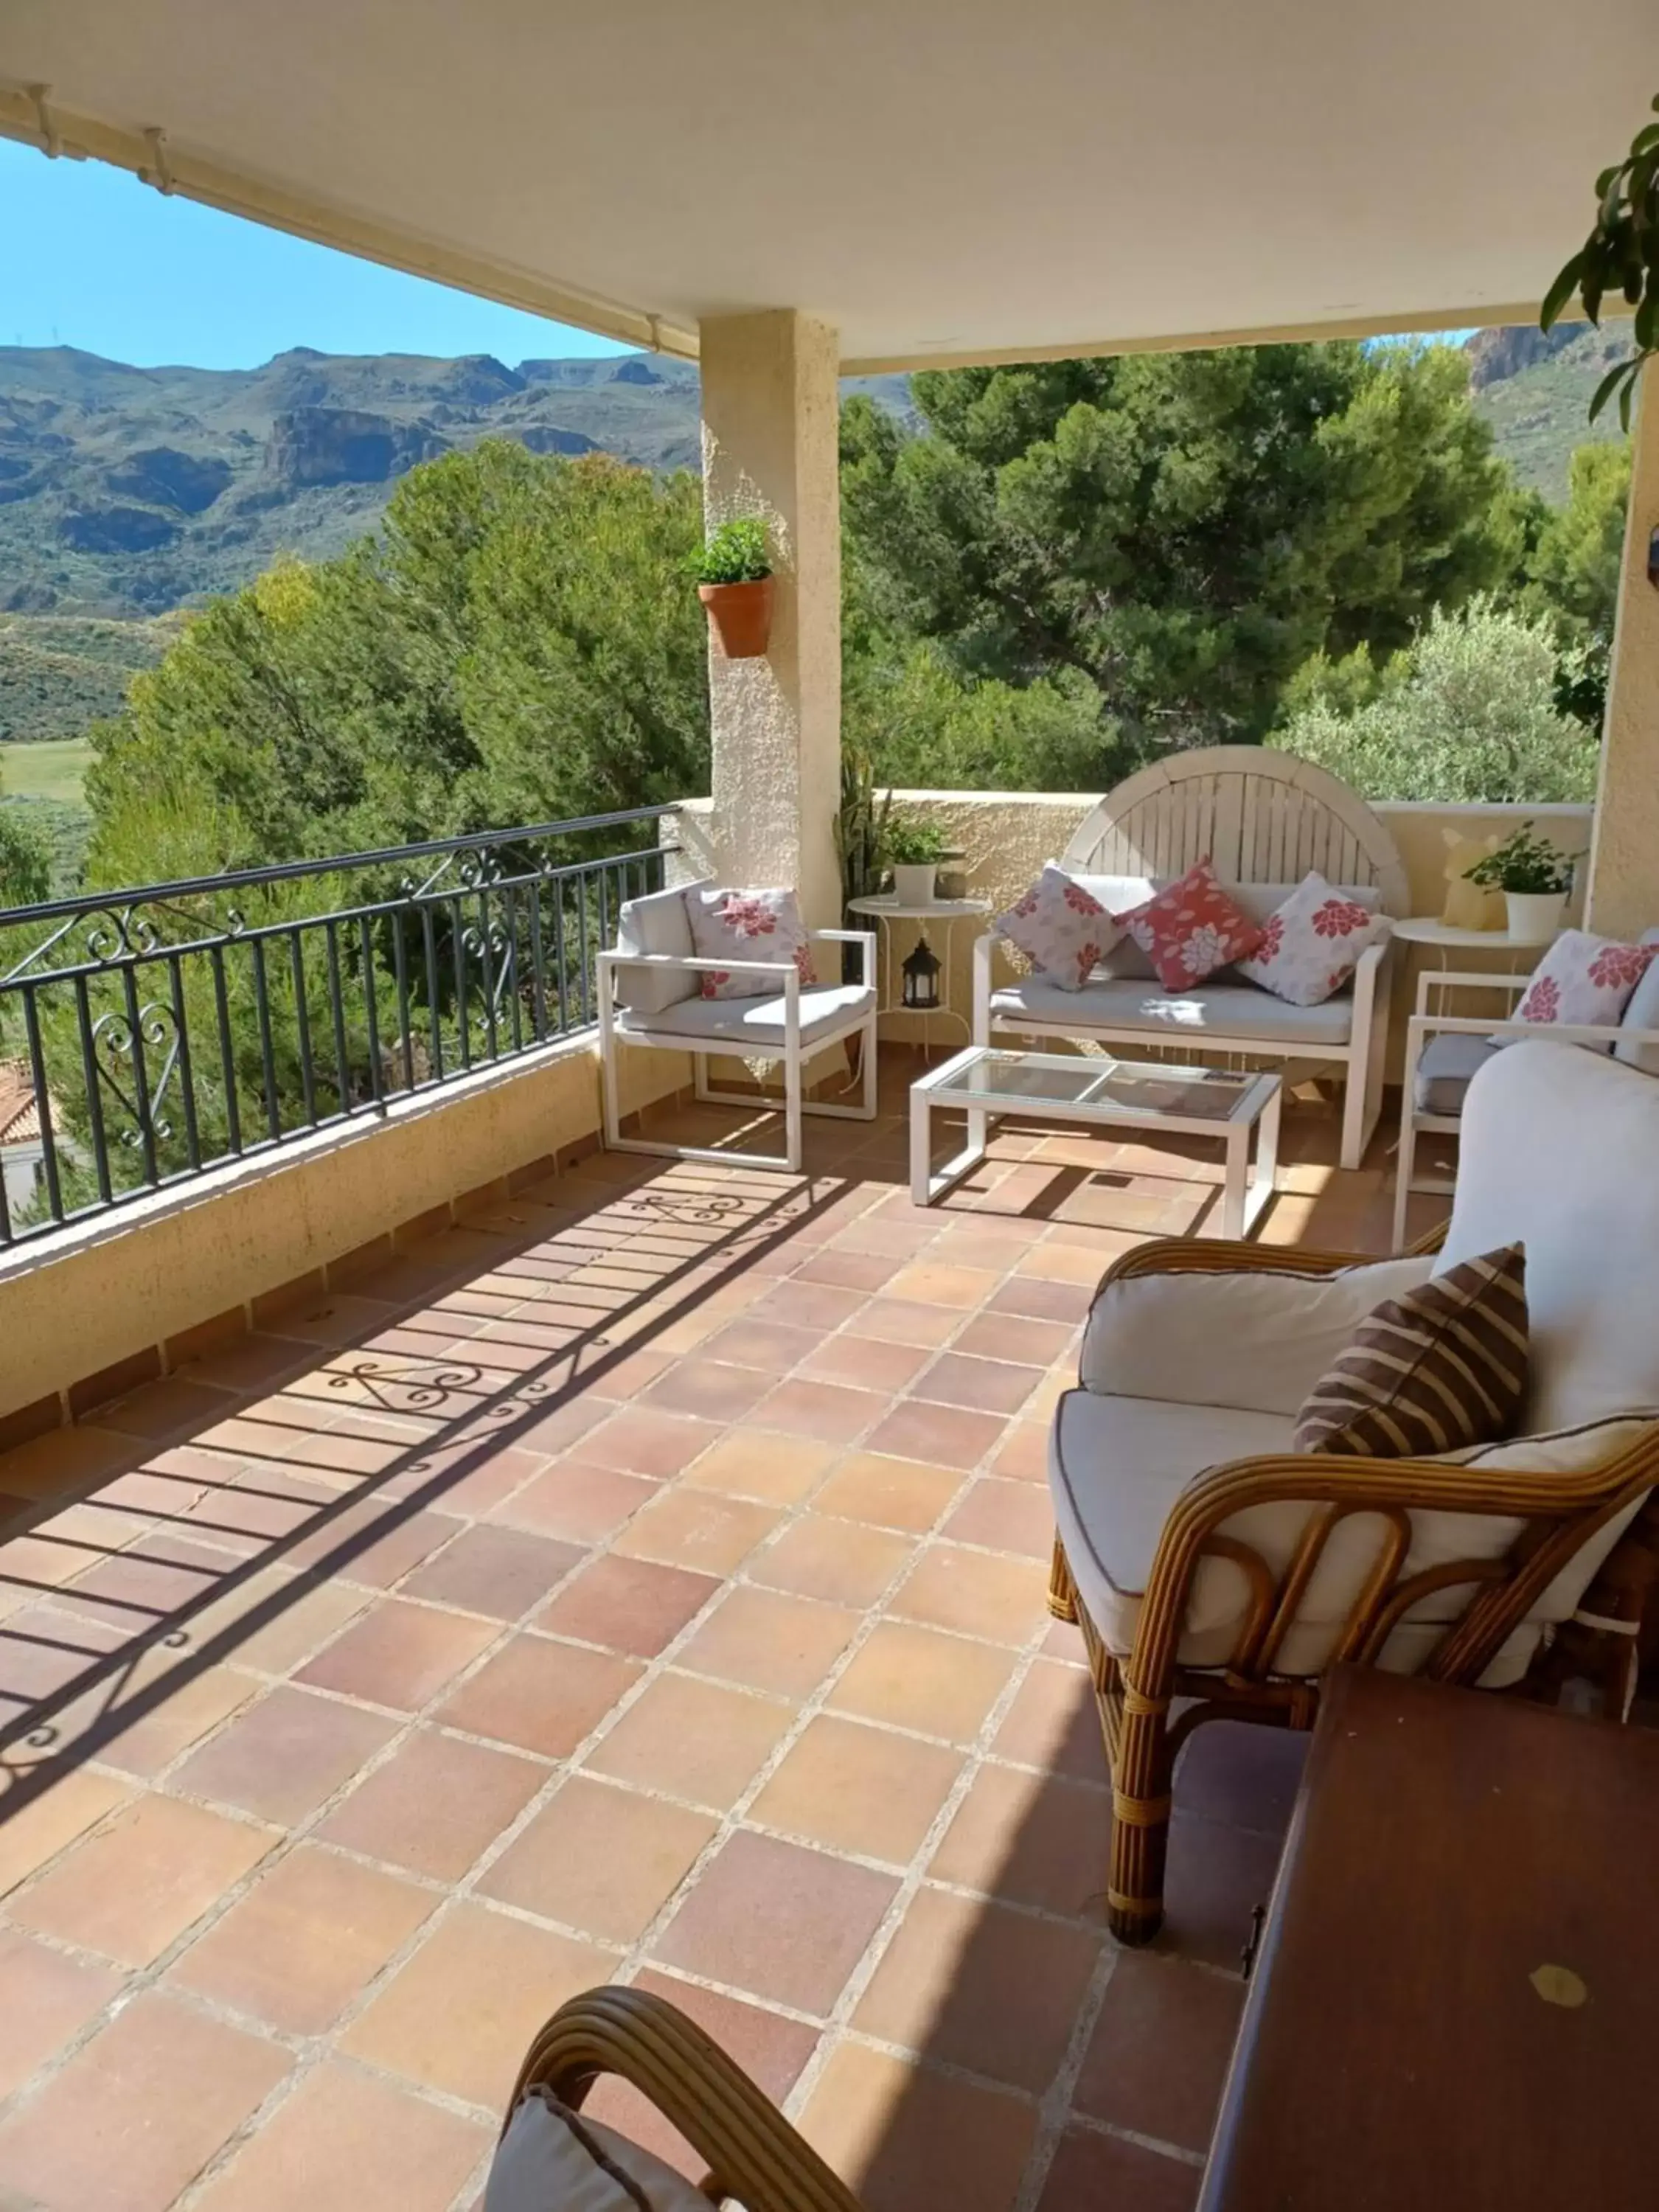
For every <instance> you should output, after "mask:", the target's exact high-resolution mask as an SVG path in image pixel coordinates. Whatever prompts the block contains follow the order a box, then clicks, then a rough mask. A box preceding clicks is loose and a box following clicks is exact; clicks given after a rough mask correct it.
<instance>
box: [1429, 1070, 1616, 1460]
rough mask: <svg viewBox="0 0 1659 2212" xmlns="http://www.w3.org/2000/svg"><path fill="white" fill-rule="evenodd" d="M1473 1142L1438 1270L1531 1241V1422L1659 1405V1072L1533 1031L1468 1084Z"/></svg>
mask: <svg viewBox="0 0 1659 2212" xmlns="http://www.w3.org/2000/svg"><path fill="white" fill-rule="evenodd" d="M1461 1152H1462V1158H1461V1160H1460V1163H1459V1166H1458V1174H1457V1195H1456V1198H1455V1200H1454V1202H1453V1206H1452V1217H1451V1220H1450V1223H1449V1225H1448V1228H1447V1231H1446V1241H1445V1243H1444V1245H1443V1248H1442V1250H1441V1252H1440V1255H1439V1256H1438V1259H1437V1263H1436V1265H1437V1272H1439V1271H1441V1270H1443V1269H1445V1268H1449V1267H1455V1266H1456V1265H1457V1264H1458V1262H1459V1261H1463V1260H1468V1259H1473V1258H1474V1257H1475V1256H1476V1255H1479V1254H1480V1253H1482V1252H1491V1251H1495V1250H1496V1249H1498V1247H1499V1246H1500V1245H1504V1244H1513V1243H1521V1244H1522V1245H1524V1246H1525V1248H1526V1255H1527V1310H1528V1326H1529V1330H1530V1334H1531V1340H1532V1353H1531V1376H1530V1383H1529V1390H1528V1407H1527V1412H1526V1415H1525V1419H1524V1424H1523V1425H1524V1426H1525V1427H1527V1428H1528V1429H1531V1430H1541V1429H1563V1428H1570V1427H1572V1426H1574V1425H1577V1424H1578V1423H1581V1422H1584V1421H1593V1420H1597V1419H1601V1418H1602V1417H1603V1416H1604V1415H1607V1414H1610V1413H1628V1412H1630V1411H1631V1410H1632V1408H1634V1407H1644V1406H1653V1405H1659V1326H1656V1323H1655V1306H1656V1299H1659V1083H1655V1082H1654V1081H1653V1080H1652V1079H1650V1077H1648V1076H1644V1075H1640V1074H1638V1073H1636V1072H1635V1071H1634V1070H1633V1069H1632V1068H1629V1067H1622V1066H1620V1065H1619V1064H1618V1062H1617V1061H1615V1060H1607V1059H1603V1058H1601V1056H1600V1055H1599V1054H1592V1053H1588V1052H1580V1051H1578V1050H1577V1049H1576V1048H1574V1047H1573V1046H1571V1045H1563V1044H1560V1043H1549V1042H1544V1041H1542V1040H1541V1041H1539V1042H1533V1041H1532V1040H1530V1039H1528V1041H1527V1042H1525V1043H1522V1044H1517V1045H1514V1046H1512V1047H1511V1048H1510V1050H1508V1051H1507V1052H1500V1053H1497V1054H1494V1055H1493V1057H1492V1059H1491V1060H1488V1061H1487V1062H1486V1066H1484V1067H1483V1068H1481V1069H1480V1073H1478V1074H1477V1075H1476V1076H1475V1078H1474V1081H1473V1082H1472V1083H1471V1084H1470V1085H1469V1092H1468V1098H1467V1099H1466V1101H1465V1102H1464V1107H1463V1127H1462V1146H1461Z"/></svg>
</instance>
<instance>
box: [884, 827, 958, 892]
mask: <svg viewBox="0 0 1659 2212" xmlns="http://www.w3.org/2000/svg"><path fill="white" fill-rule="evenodd" d="M887 858H888V860H889V861H890V864H891V866H892V870H893V896H894V897H895V899H896V901H897V902H898V903H899V905H900V906H931V905H932V904H933V889H934V881H935V878H936V877H937V875H938V872H939V863H940V861H941V860H949V859H950V858H951V843H950V840H949V839H948V838H947V837H946V836H945V832H944V830H943V829H940V828H939V824H938V823H937V822H924V821H921V820H919V819H918V818H917V817H916V816H915V815H913V814H911V815H906V814H901V815H897V816H896V817H894V819H893V820H892V821H891V822H890V823H888V825H887Z"/></svg>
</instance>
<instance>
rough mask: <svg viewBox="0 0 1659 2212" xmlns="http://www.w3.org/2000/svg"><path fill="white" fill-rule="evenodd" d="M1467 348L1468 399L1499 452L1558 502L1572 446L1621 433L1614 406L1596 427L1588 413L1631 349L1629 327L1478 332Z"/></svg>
mask: <svg viewBox="0 0 1659 2212" xmlns="http://www.w3.org/2000/svg"><path fill="white" fill-rule="evenodd" d="M1629 351H1630V331H1629V327H1628V325H1626V324H1623V323H1614V324H1613V325H1611V326H1610V328H1608V329H1607V330H1605V331H1595V330H1591V329H1590V328H1589V325H1587V324H1583V323H1573V324H1567V325H1558V326H1557V327H1556V329H1555V330H1553V331H1551V333H1550V335H1549V337H1544V336H1543V334H1542V333H1541V331H1535V330H1493V331H1477V332H1476V334H1475V336H1474V337H1473V338H1471V339H1470V341H1469V343H1468V355H1469V388H1470V397H1471V398H1472V399H1473V400H1474V406H1475V409H1476V411H1477V412H1478V413H1479V414H1481V415H1484V416H1485V417H1486V420H1487V422H1490V423H1491V425H1492V435H1493V438H1494V439H1495V441H1497V446H1498V452H1499V453H1502V454H1503V455H1504V459H1506V460H1508V461H1509V462H1510V464H1511V465H1512V466H1513V467H1514V470H1515V472H1516V475H1517V476H1518V477H1520V479H1521V481H1522V483H1525V484H1529V485H1531V486H1532V488H1533V489H1534V490H1535V491H1539V492H1541V493H1542V494H1543V495H1544V497H1545V498H1546V499H1547V500H1548V501H1550V502H1551V504H1552V505H1553V506H1559V505H1560V503H1561V502H1562V501H1564V500H1565V497H1566V495H1567V465H1568V463H1569V462H1570V461H1571V458H1572V453H1573V449H1574V447H1577V446H1583V445H1588V444H1589V443H1590V442H1591V441H1593V440H1595V441H1601V440H1604V439H1614V438H1622V437H1623V435H1624V432H1623V431H1622V430H1621V429H1620V427H1619V416H1618V414H1617V411H1616V410H1608V411H1607V413H1606V414H1604V415H1603V416H1601V420H1600V421H1599V422H1596V423H1595V426H1594V428H1592V427H1591V425H1590V424H1589V422H1588V421H1587V420H1586V419H1585V418H1586V416H1588V414H1589V403H1590V397H1591V394H1592V393H1593V392H1595V387H1596V386H1597V385H1598V384H1599V383H1600V382H1601V379H1602V378H1603V377H1604V376H1605V375H1606V374H1607V371H1608V369H1609V368H1611V367H1612V366H1613V363H1614V362H1617V361H1622V360H1623V358H1624V356H1626V354H1627V353H1628V352H1629Z"/></svg>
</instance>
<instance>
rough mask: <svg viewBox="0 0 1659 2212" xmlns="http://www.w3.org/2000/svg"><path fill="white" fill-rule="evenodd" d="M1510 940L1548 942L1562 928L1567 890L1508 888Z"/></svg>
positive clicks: (1507, 907)
mask: <svg viewBox="0 0 1659 2212" xmlns="http://www.w3.org/2000/svg"><path fill="white" fill-rule="evenodd" d="M1504 907H1505V908H1506V909H1507V911H1508V915H1509V935H1510V942H1511V943H1512V944H1515V945H1547V944H1548V943H1549V941H1550V939H1551V938H1553V936H1554V935H1555V933H1556V932H1557V930H1559V928H1560V927H1561V922H1562V918H1563V917H1564V915H1565V913H1566V911H1567V895H1566V893H1565V891H1505V892H1504Z"/></svg>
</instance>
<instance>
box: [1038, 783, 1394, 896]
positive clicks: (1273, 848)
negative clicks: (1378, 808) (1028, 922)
mask: <svg viewBox="0 0 1659 2212" xmlns="http://www.w3.org/2000/svg"><path fill="white" fill-rule="evenodd" d="M1206 854H1207V855H1208V856H1209V858H1210V859H1211V860H1213V861H1214V863H1215V871H1216V873H1217V875H1218V876H1219V877H1220V878H1221V879H1222V881H1223V882H1224V883H1236V884H1296V883H1300V882H1301V880H1302V878H1303V877H1304V876H1305V875H1306V874H1307V872H1308V871H1309V870H1310V868H1317V869H1318V871H1319V872H1320V874H1321V875H1322V876H1324V877H1325V878H1327V879H1328V881H1329V882H1331V883H1333V884H1376V888H1377V890H1379V891H1380V892H1381V893H1382V896H1383V912H1384V913H1385V914H1391V915H1407V914H1409V913H1410V912H1411V891H1410V887H1409V885H1408V884H1407V879H1406V866H1405V863H1404V861H1402V860H1401V857H1400V852H1399V848H1398V847H1397V846H1396V845H1395V842H1394V839H1393V838H1392V837H1390V836H1389V833H1388V831H1387V830H1386V829H1384V828H1383V824H1382V823H1381V822H1379V821H1378V819H1377V817H1376V815H1375V814H1373V813H1372V811H1371V810H1370V807H1369V806H1367V805H1366V804H1365V802H1364V799H1361V798H1360V796H1359V794H1358V792H1355V791H1352V790H1350V789H1349V787H1348V786H1347V785H1346V783H1343V782H1341V781H1339V780H1338V778H1337V777H1335V776H1334V775H1330V774H1329V773H1328V770H1326V769H1322V768H1316V767H1315V766H1314V765H1313V763H1311V762H1310V761H1304V760H1297V759H1296V758H1295V757H1293V756H1292V755H1291V754H1290V753H1279V752H1270V751H1268V750H1267V748H1266V747H1265V746H1263V745H1215V746H1212V747H1211V748H1210V749H1209V750H1206V751H1203V752H1192V753H1174V754H1171V756H1170V758H1169V759H1168V760H1163V761H1158V762H1157V763H1155V764H1154V765H1153V766H1152V767H1151V768H1144V769H1140V770H1139V773H1138V774H1137V775H1132V776H1130V777H1129V778H1128V779H1127V781H1126V782H1123V783H1121V784H1119V786H1118V787H1117V789H1116V790H1115V791H1111V792H1109V793H1107V795H1106V797H1105V798H1104V799H1102V800H1101V802H1100V804H1099V805H1098V806H1097V807H1096V808H1095V810H1094V811H1093V812H1092V813H1091V815H1090V816H1089V817H1088V818H1087V819H1086V820H1085V822H1084V823H1083V824H1082V826H1081V827H1080V828H1079V830H1078V832H1077V834H1076V836H1074V837H1073V839H1072V842H1071V843H1070V844H1069V845H1068V846H1067V847H1066V853H1065V860H1064V865H1065V866H1066V867H1067V868H1071V869H1074V870H1076V871H1077V872H1079V874H1083V875H1091V876H1179V875H1182V874H1183V873H1184V872H1186V870H1187V869H1188V868H1190V867H1191V866H1192V865H1193V863H1194V860H1203V859H1204V858H1205V856H1206Z"/></svg>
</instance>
